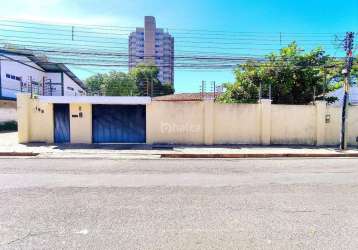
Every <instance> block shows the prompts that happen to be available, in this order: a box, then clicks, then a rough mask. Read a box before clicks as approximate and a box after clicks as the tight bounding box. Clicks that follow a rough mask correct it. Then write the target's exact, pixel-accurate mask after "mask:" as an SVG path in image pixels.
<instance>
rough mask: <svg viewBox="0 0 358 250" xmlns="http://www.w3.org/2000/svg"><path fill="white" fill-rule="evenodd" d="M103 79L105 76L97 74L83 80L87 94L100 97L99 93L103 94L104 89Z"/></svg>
mask: <svg viewBox="0 0 358 250" xmlns="http://www.w3.org/2000/svg"><path fill="white" fill-rule="evenodd" d="M104 77H105V74H100V73H98V74H96V75H93V76H91V77H89V78H87V79H86V80H85V84H86V87H87V92H88V93H90V94H96V95H100V94H101V93H103V90H104V89H105V86H104Z"/></svg>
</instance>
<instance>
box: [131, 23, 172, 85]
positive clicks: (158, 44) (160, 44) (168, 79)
mask: <svg viewBox="0 0 358 250" xmlns="http://www.w3.org/2000/svg"><path fill="white" fill-rule="evenodd" d="M128 49H129V70H131V69H132V68H134V67H135V66H137V65H138V64H139V63H143V62H144V63H154V64H155V65H157V67H158V69H159V76H158V78H159V80H160V81H161V83H171V84H174V38H173V37H172V36H171V35H170V34H169V33H168V32H165V31H164V30H163V29H160V28H157V27H156V23H155V18H154V17H152V16H146V17H145V18H144V28H136V31H135V32H132V33H131V34H130V35H129V42H128Z"/></svg>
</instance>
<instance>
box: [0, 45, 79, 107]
mask: <svg viewBox="0 0 358 250" xmlns="http://www.w3.org/2000/svg"><path fill="white" fill-rule="evenodd" d="M0 75H1V78H0V99H10V100H11V99H14V100H15V99H16V93H18V92H28V93H33V94H36V95H44V96H81V95H85V94H86V92H85V86H84V84H83V82H82V81H81V80H80V79H78V78H77V77H76V76H75V75H74V74H73V73H72V72H71V71H70V70H69V69H68V68H67V67H66V66H65V65H64V64H61V63H52V62H48V61H47V58H42V57H39V56H36V55H34V54H33V53H31V52H27V51H26V52H18V51H10V50H4V49H0Z"/></svg>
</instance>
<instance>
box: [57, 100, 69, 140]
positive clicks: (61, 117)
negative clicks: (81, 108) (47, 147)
mask: <svg viewBox="0 0 358 250" xmlns="http://www.w3.org/2000/svg"><path fill="white" fill-rule="evenodd" d="M53 113H54V123H55V131H54V139H55V143H69V142H70V108H69V104H54V105H53Z"/></svg>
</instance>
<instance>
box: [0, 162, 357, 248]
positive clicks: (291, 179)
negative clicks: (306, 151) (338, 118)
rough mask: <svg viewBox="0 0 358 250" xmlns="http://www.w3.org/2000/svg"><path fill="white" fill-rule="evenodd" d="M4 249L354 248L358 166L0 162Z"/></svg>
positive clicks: (0, 230) (0, 225)
mask: <svg viewBox="0 0 358 250" xmlns="http://www.w3.org/2000/svg"><path fill="white" fill-rule="evenodd" d="M0 204H1V205H0V248H1V249H285V250H286V249H358V159H274V160H267V159H265V160H254V159H250V160H212V159H210V160H98V159H97V160H94V159H52V160H50V159H0Z"/></svg>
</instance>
